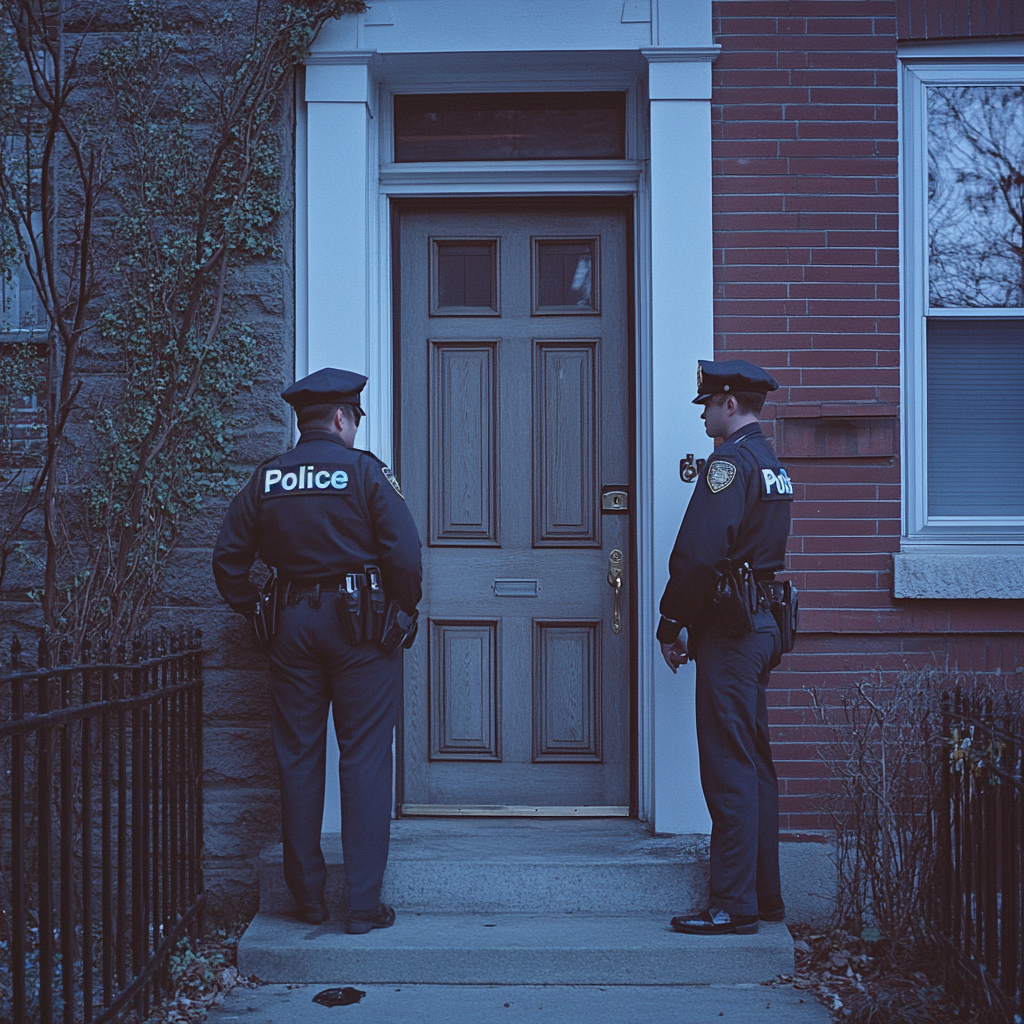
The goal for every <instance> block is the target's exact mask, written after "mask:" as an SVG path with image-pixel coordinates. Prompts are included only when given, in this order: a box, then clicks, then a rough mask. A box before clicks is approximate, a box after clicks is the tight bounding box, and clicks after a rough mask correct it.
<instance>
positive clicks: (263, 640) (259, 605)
mask: <svg viewBox="0 0 1024 1024" xmlns="http://www.w3.org/2000/svg"><path fill="white" fill-rule="evenodd" d="M249 621H250V622H251V623H252V632H253V635H254V636H255V637H256V645H257V646H258V647H269V646H270V633H269V632H268V631H267V620H266V617H265V616H264V614H263V600H262V598H261V597H258V598H257V599H256V607H255V608H254V609H253V613H252V618H251V619H250V620H249Z"/></svg>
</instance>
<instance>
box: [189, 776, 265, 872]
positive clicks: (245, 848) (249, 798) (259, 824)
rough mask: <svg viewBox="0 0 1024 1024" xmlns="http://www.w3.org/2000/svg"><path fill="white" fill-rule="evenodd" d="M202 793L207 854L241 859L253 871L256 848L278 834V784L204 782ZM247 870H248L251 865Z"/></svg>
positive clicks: (222, 858) (255, 862)
mask: <svg viewBox="0 0 1024 1024" xmlns="http://www.w3.org/2000/svg"><path fill="white" fill-rule="evenodd" d="M254 782H255V780H254ZM203 795H204V799H203V846H204V849H205V852H206V856H207V857H208V858H211V859H212V860H213V861H219V860H224V859H225V858H235V859H238V860H243V861H245V863H246V864H247V865H250V864H251V870H252V871H255V870H256V864H257V858H258V855H259V851H260V850H261V849H262V848H263V846H264V845H265V844H266V843H268V842H273V841H276V840H277V839H278V838H279V837H280V834H281V813H280V797H279V794H278V791H277V788H276V787H275V788H273V789H266V788H251V789H244V788H242V787H240V786H238V785H213V786H207V788H206V789H205V790H204V794H203ZM246 870H247V872H249V871H250V868H247V869H246ZM253 878H254V879H255V875H254V876H253Z"/></svg>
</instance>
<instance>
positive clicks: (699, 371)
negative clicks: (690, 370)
mask: <svg viewBox="0 0 1024 1024" xmlns="http://www.w3.org/2000/svg"><path fill="white" fill-rule="evenodd" d="M703 386H704V367H703V366H701V365H700V363H698V364H697V390H698V391H700V389H701V388H702V387H703Z"/></svg>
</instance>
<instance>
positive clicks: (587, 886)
mask: <svg viewBox="0 0 1024 1024" xmlns="http://www.w3.org/2000/svg"><path fill="white" fill-rule="evenodd" d="M322 846H323V851H324V857H325V859H326V860H327V879H328V880H327V901H328V905H329V906H330V907H332V908H334V909H337V910H340V909H342V908H344V906H345V905H346V903H345V899H346V895H345V891H344V889H345V884H344V867H343V860H342V853H341V841H340V839H339V838H338V837H336V836H327V835H325V836H324V837H323V840H322ZM707 893H708V854H707V837H706V836H685V835H683V836H652V835H651V833H650V832H649V831H648V829H647V827H646V826H645V825H643V824H642V823H640V822H638V821H634V820H632V819H628V818H620V819H589V820H587V819H581V820H566V819H555V820H546V821H543V820H532V819H521V818H520V819H466V818H463V819H451V818H446V819H425V818H421V819H416V818H403V819H400V820H397V821H394V822H392V828H391V855H390V858H389V860H388V868H387V873H386V875H385V876H384V890H383V893H382V898H383V899H384V900H385V901H386V902H387V903H391V904H393V905H394V906H396V907H401V908H404V909H405V910H413V911H421V912H422V911H427V912H431V913H445V914H472V913H501V912H509V913H530V912H533V913H542V914H548V913H557V914H561V913H566V912H572V913H594V914H611V915H614V914H645V913H650V914H660V915H661V916H662V917H664V916H665V915H666V913H667V912H669V911H671V912H672V913H681V912H684V911H689V910H693V909H696V908H698V907H700V906H703V905H705V904H706V903H707ZM291 906H292V900H291V896H290V895H289V893H288V891H287V889H286V887H285V884H284V878H283V875H282V872H281V847H280V846H279V845H278V846H271V847H267V849H266V850H265V851H264V852H263V855H262V857H261V859H260V910H261V911H269V912H271V913H279V912H284V911H288V910H289V909H291ZM669 916H671V915H669Z"/></svg>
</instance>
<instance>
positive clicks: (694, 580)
mask: <svg viewBox="0 0 1024 1024" xmlns="http://www.w3.org/2000/svg"><path fill="white" fill-rule="evenodd" d="M777 387H778V384H777V383H776V382H775V380H774V378H773V377H772V376H771V375H770V374H768V373H766V372H765V371H764V370H762V369H761V368H760V367H759V366H754V365H753V364H752V363H748V362H746V361H745V360H742V359H733V360H727V361H718V362H713V361H710V360H705V359H702V360H700V361H699V363H698V369H697V397H696V398H695V399H694V403H695V404H697V405H702V406H703V407H704V411H703V412H702V413H701V419H702V420H704V423H705V430H706V431H707V434H708V436H709V437H713V438H715V439H716V440H718V441H721V442H722V443H721V444H720V445H719V446H718V447H716V448H715V451H714V454H712V455H711V457H710V458H709V459H708V461H707V464H706V465H705V466H704V467H703V469H702V470H701V472H700V474H699V476H698V477H697V480H696V484H695V488H694V492H693V495H692V496H691V498H690V503H689V505H688V506H687V509H686V514H685V516H684V517H683V523H682V526H680V528H679V535H678V536H677V538H676V543H675V547H674V548H673V549H672V555H671V558H670V559H669V582H668V585H667V586H666V587H665V593H664V594H663V595H662V598H661V616H662V617H661V621H660V623H659V624H658V640H659V642H660V643H661V650H662V655H663V656H664V658H665V661H666V662H667V663H668V666H669V668H671V669H672V671H673V672H675V671H676V669H677V668H678V666H679V665H681V664H683V663H684V662H686V661H687V660H688V659H693V660H694V661H695V662H696V666H697V691H696V705H697V746H698V750H699V754H700V778H701V785H702V787H703V790H704V798H705V800H706V801H707V805H708V810H709V811H710V813H711V820H712V831H711V900H710V906H709V907H707V908H706V909H704V910H703V911H702V912H700V913H696V914H694V915H692V916H681V917H675V918H673V919H672V927H673V928H674V929H675V930H676V931H679V932H684V933H687V934H694V935H716V934H724V933H740V934H751V933H753V932H756V931H757V926H758V925H757V923H758V918H759V917H760V918H761V919H762V920H771V921H781V920H783V919H784V917H785V909H784V905H783V901H782V895H781V886H780V883H779V796H778V782H777V779H776V775H775V768H774V765H773V764H772V754H771V748H770V746H769V744H768V707H767V699H766V690H767V687H768V674H769V671H770V670H771V669H772V668H773V667H774V666H775V665H776V664H778V661H779V659H780V657H781V653H782V652H781V639H780V635H779V628H778V626H777V625H776V622H775V619H774V618H773V616H772V614H771V612H770V611H769V610H768V606H767V603H765V602H764V601H762V602H761V603H756V598H755V607H756V611H754V612H753V614H752V616H751V623H748V624H747V625H748V626H749V625H750V624H752V626H753V628H752V629H750V631H749V632H747V633H745V635H738V636H737V635H731V634H733V633H735V632H736V631H737V630H736V623H735V622H731V621H723V614H722V606H720V605H717V604H716V603H715V600H714V598H715V596H716V591H717V589H718V580H719V573H720V572H722V571H726V570H727V569H728V566H729V565H731V566H742V565H743V564H744V563H746V564H747V565H748V566H749V567H750V569H751V570H753V576H754V579H755V580H758V581H767V580H771V579H773V578H774V574H775V572H777V571H778V570H781V569H782V568H784V562H785V555H786V541H787V539H788V537H789V527H790V507H791V502H792V498H793V487H792V484H791V482H790V480H789V477H788V475H787V474H786V472H785V470H784V469H783V468H782V467H781V466H780V465H779V461H778V459H777V458H776V457H775V453H774V452H773V450H772V449H771V447H770V446H769V445H768V442H767V440H766V439H765V436H764V434H763V433H762V432H761V428H760V425H759V423H758V416H759V414H760V412H761V409H762V407H763V405H764V401H765V396H766V395H767V393H768V392H769V391H774V390H775V389H776V388H777ZM725 559H728V560H729V563H728V565H727V564H726V563H725V562H724V560H725ZM759 589H763V588H759ZM747 607H748V608H749V604H748V605H747Z"/></svg>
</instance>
